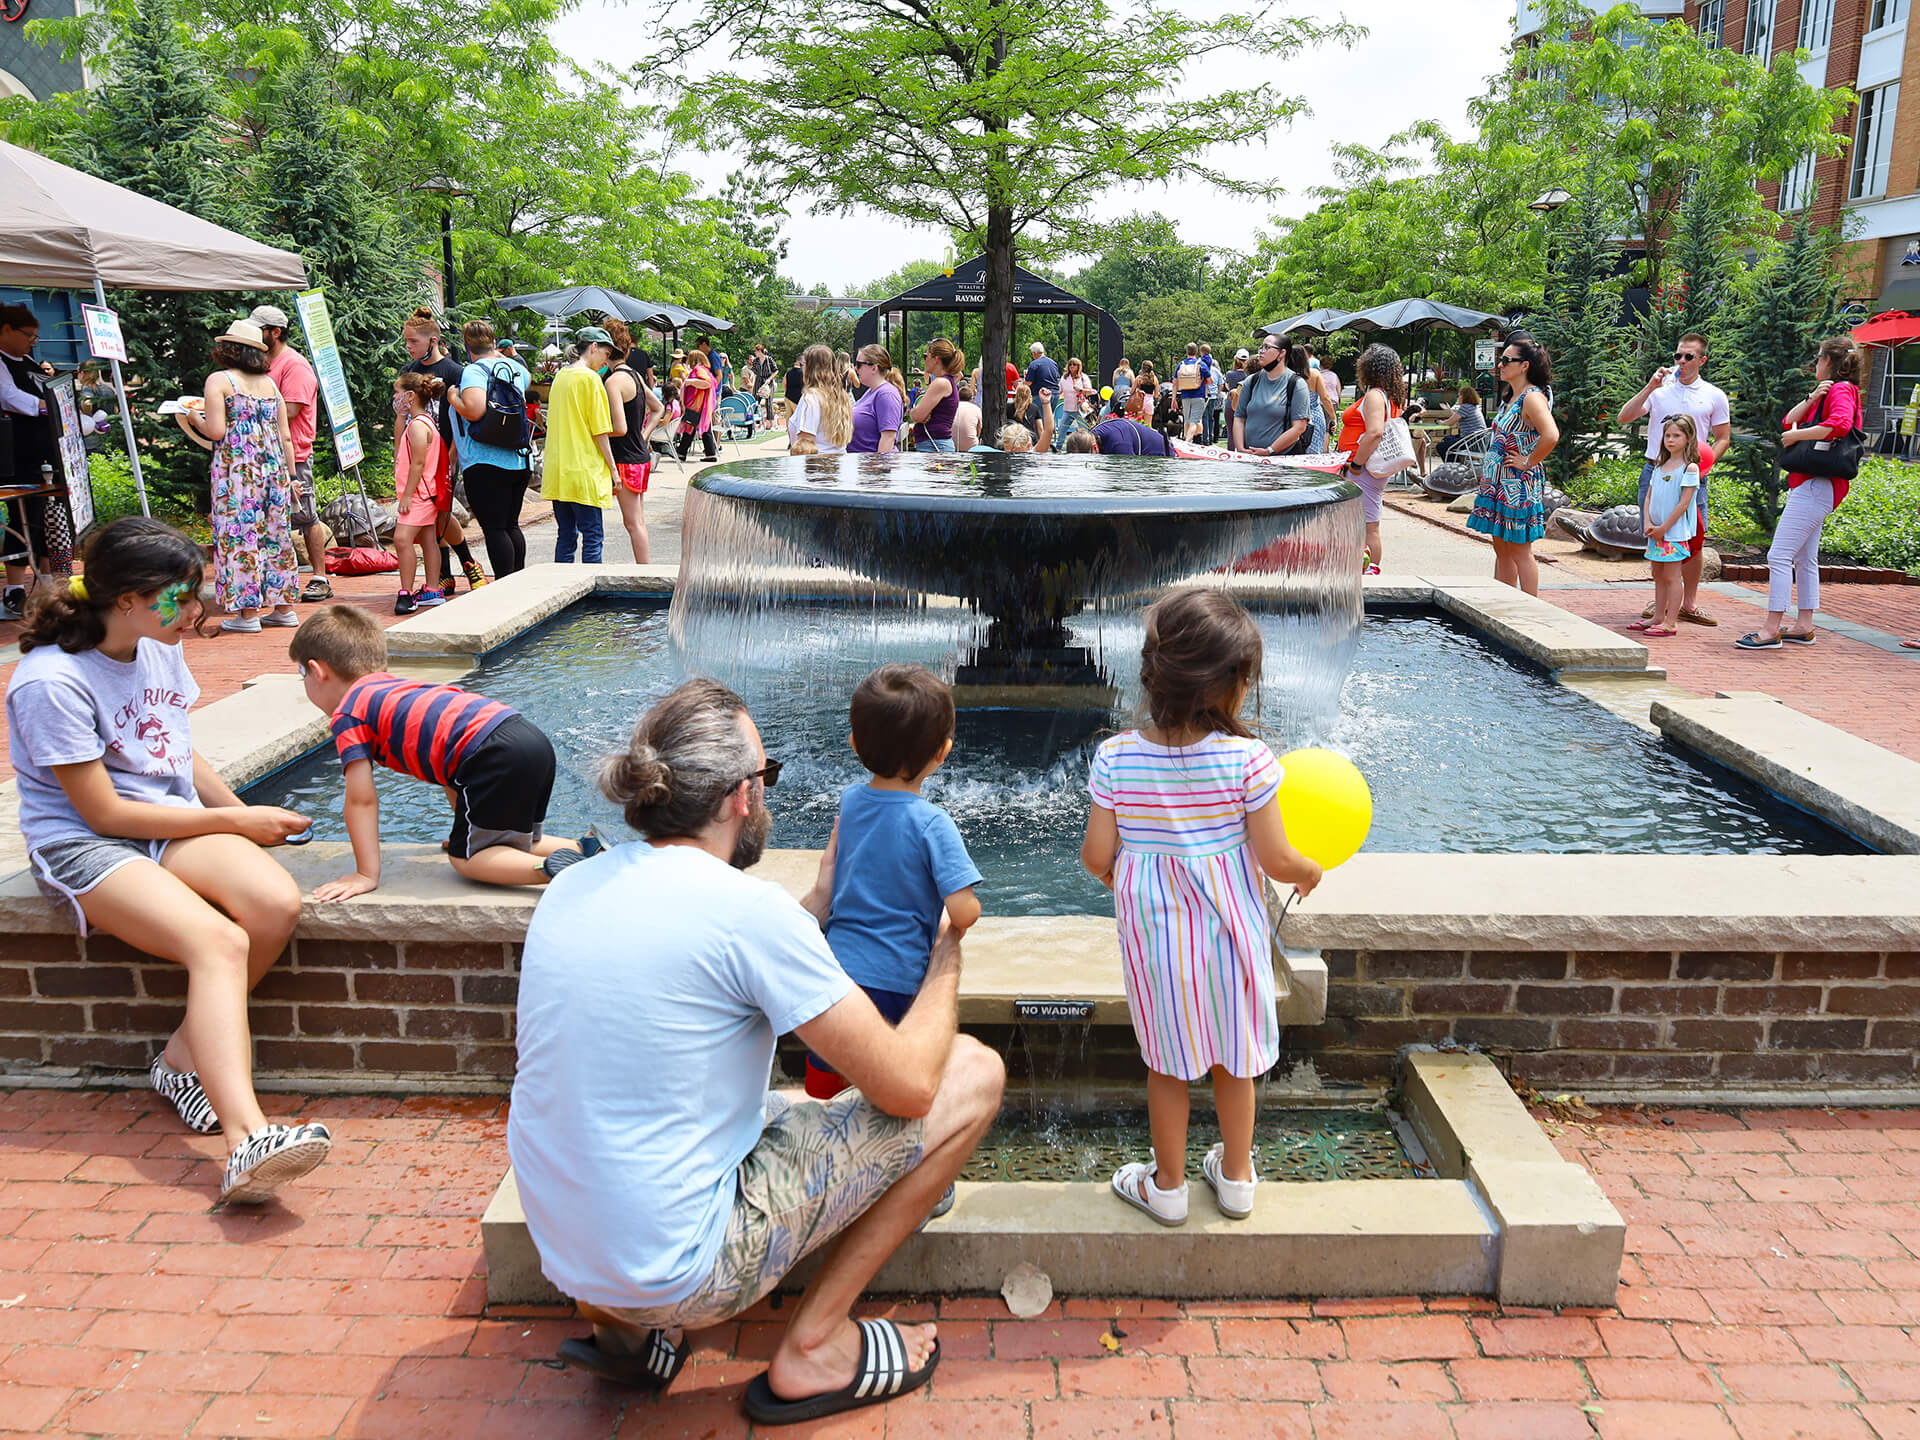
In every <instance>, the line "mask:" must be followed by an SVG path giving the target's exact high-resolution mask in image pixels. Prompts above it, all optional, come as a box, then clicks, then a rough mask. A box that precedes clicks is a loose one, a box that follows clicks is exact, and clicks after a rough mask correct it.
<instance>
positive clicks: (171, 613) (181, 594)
mask: <svg viewBox="0 0 1920 1440" xmlns="http://www.w3.org/2000/svg"><path fill="white" fill-rule="evenodd" d="M193 593H194V587H193V586H192V585H189V584H188V583H187V582H186V581H185V580H176V581H174V582H173V584H171V585H168V586H166V587H165V588H164V589H162V590H161V592H160V593H159V594H158V595H156V596H154V597H153V603H152V604H151V605H149V606H148V607H147V608H148V609H149V610H151V611H153V613H154V614H156V615H158V616H159V617H160V623H161V624H162V625H177V624H178V623H179V622H180V607H181V606H182V605H183V604H184V603H185V602H186V601H187V600H188V599H189V598H191V597H192V595H193Z"/></svg>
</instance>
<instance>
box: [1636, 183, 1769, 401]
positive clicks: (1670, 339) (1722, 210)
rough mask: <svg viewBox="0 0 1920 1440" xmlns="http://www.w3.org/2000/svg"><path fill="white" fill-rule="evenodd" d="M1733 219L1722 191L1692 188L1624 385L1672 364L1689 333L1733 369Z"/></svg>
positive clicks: (1720, 362) (1735, 286)
mask: <svg viewBox="0 0 1920 1440" xmlns="http://www.w3.org/2000/svg"><path fill="white" fill-rule="evenodd" d="M1734 218H1735V217H1734V216H1733V215H1732V213H1731V207H1730V206H1729V205H1728V203H1727V200H1726V197H1725V195H1724V194H1723V193H1721V192H1720V191H1719V190H1718V189H1716V188H1715V187H1713V186H1711V185H1704V184H1698V183H1696V184H1693V185H1691V186H1689V187H1688V190H1687V195H1686V198H1685V199H1684V200H1683V201H1682V202H1681V206H1680V216H1679V220H1678V222H1677V224H1676V226H1675V230H1674V234H1673V240H1672V243H1671V245H1670V246H1669V247H1668V250H1667V264H1666V267H1665V275H1664V276H1663V277H1662V279H1661V282H1660V286H1659V288H1658V289H1657V290H1655V291H1653V292H1652V293H1651V294H1650V295H1649V296H1648V305H1647V310H1646V313H1645V314H1644V315H1642V316H1641V317H1640V323H1639V324H1638V325H1637V326H1636V327H1635V333H1634V342H1635V353H1634V356H1633V360H1632V362H1631V373H1629V374H1628V375H1625V376H1623V377H1622V384H1628V383H1631V384H1632V385H1633V386H1634V387H1635V388H1638V386H1639V385H1640V384H1642V383H1644V380H1645V377H1646V376H1648V375H1651V374H1652V373H1653V372H1654V371H1655V370H1657V369H1659V368H1660V367H1661V366H1663V365H1670V364H1672V363H1673V361H1672V355H1673V347H1674V346H1675V345H1676V344H1677V343H1678V342H1679V339H1680V337H1681V336H1682V335H1687V334H1700V335H1704V336H1706V339H1707V349H1708V352H1709V353H1710V354H1711V355H1712V356H1713V357H1714V360H1715V363H1716V366H1717V368H1718V369H1720V370H1723V371H1726V370H1730V369H1731V368H1732V361H1733V358H1734V357H1733V355H1732V353H1731V352H1730V350H1729V342H1728V340H1727V338H1726V330H1727V325H1728V320H1729V317H1730V316H1731V315H1732V313H1733V304H1734V298H1735V295H1736V293H1737V291H1738V288H1739V278H1740V262H1739V260H1738V259H1737V258H1736V256H1735V254H1734V251H1733V247H1732V245H1731V243H1730V237H1731V236H1732V235H1733V234H1734V233H1735V232H1736V229H1737V227H1736V225H1735V223H1734Z"/></svg>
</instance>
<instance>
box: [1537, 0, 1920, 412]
mask: <svg viewBox="0 0 1920 1440" xmlns="http://www.w3.org/2000/svg"><path fill="white" fill-rule="evenodd" d="M1594 3H1596V4H1598V3H1604V0H1594ZM1913 3H1914V0H1640V10H1641V13H1642V14H1644V15H1647V16H1649V17H1656V18H1660V19H1677V20H1684V22H1685V23H1686V24H1688V25H1690V26H1691V27H1693V28H1694V29H1695V30H1697V31H1699V32H1700V33H1701V34H1702V35H1705V36H1707V37H1709V38H1710V39H1711V40H1712V41H1713V42H1714V43H1715V44H1718V45H1724V46H1726V47H1728V48H1729V49H1734V50H1739V51H1741V52H1743V53H1744V54H1748V55H1757V56H1758V55H1764V56H1767V57H1769V58H1771V57H1772V56H1775V55H1779V54H1782V53H1786V54H1791V53H1792V52H1794V51H1795V50H1804V51H1805V52H1806V58H1805V59H1804V60H1802V61H1801V62H1800V73H1801V74H1802V75H1803V76H1804V77H1805V78H1806V80H1807V83H1808V84H1810V85H1821V86H1830V87H1832V86H1844V87H1846V88H1847V89H1850V90H1852V91H1853V92H1854V93H1855V94H1857V95H1858V96H1859V97H1860V103H1859V104H1858V105H1856V106H1855V107H1854V108H1853V110H1852V111H1850V112H1849V113H1848V114H1846V115H1845V116H1843V117H1842V118H1841V119H1840V121H1839V122H1838V125H1837V128H1838V129H1839V130H1840V131H1841V132H1842V133H1843V134H1844V135H1845V136H1846V137H1847V139H1848V140H1849V141H1850V142H1851V143H1850V144H1849V145H1848V146H1847V148H1846V149H1845V150H1843V151H1842V152H1841V153H1840V154H1838V155H1833V156H1829V157H1827V158H1826V159H1824V160H1820V161H1817V162H1816V161H1815V160H1814V158H1813V157H1812V156H1811V155H1809V156H1808V157H1807V158H1806V159H1805V160H1804V161H1802V162H1801V163H1800V164H1799V165H1796V166H1795V167H1794V168H1793V169H1791V170H1789V171H1788V172H1787V173H1786V175H1784V176H1782V177H1781V180H1780V182H1779V183H1778V184H1777V185H1774V184H1769V185H1764V186H1762V187H1761V194H1762V195H1763V196H1764V197H1765V199H1766V201H1767V203H1768V204H1769V205H1770V206H1772V207H1774V208H1775V209H1777V210H1779V211H1780V212H1781V214H1782V215H1783V216H1785V215H1795V216H1797V215H1800V214H1803V213H1804V214H1807V215H1809V216H1810V217H1811V218H1812V220H1813V222H1814V223H1815V224H1816V225H1831V224H1833V223H1834V222H1835V221H1837V220H1841V219H1842V218H1843V217H1844V219H1845V221H1846V233H1847V234H1848V236H1849V237H1850V240H1849V243H1848V244H1847V246H1846V248H1845V251H1844V253H1843V259H1842V264H1843V266H1844V268H1845V272H1846V275H1847V284H1846V290H1845V293H1846V294H1847V296H1848V297H1849V298H1851V299H1855V300H1857V301H1858V302H1859V303H1860V304H1861V305H1863V306H1864V307H1865V312H1866V314H1867V315H1878V314H1880V313H1881V312H1883V311H1887V310H1904V311H1907V312H1908V313H1909V314H1911V315H1913V316H1915V317H1916V319H1915V323H1914V327H1913V329H1914V342H1915V343H1913V344H1912V345H1908V346H1895V347H1892V348H1890V349H1884V350H1878V349H1877V350H1875V351H1874V357H1873V358H1874V365H1873V371H1872V375H1871V377H1870V380H1869V383H1868V386H1867V391H1866V396H1867V402H1868V404H1869V406H1871V407H1873V408H1874V409H1880V408H1882V407H1887V406H1889V405H1890V404H1891V402H1892V400H1893V398H1894V397H1895V396H1898V398H1899V402H1900V403H1901V404H1903V405H1904V403H1905V401H1906V397H1907V395H1908V394H1909V392H1910V391H1911V390H1912V387H1913V386H1914V384H1915V383H1920V24H1914V25H1910V24H1908V12H1909V9H1910V8H1911V7H1912V5H1913ZM1517 7H1518V8H1517V22H1518V23H1517V33H1518V34H1519V36H1520V37H1521V38H1523V39H1524V38H1525V37H1526V36H1528V35H1530V34H1532V33H1534V31H1536V30H1537V29H1538V28H1539V18H1538V15H1537V12H1535V10H1534V9H1533V7H1532V5H1531V4H1530V3H1529V0H1517ZM1910 75H1911V76H1913V77H1914V78H1913V79H1912V80H1911V81H1910V82H1908V83H1907V84H1906V85H1905V89H1906V90H1907V92H1908V93H1907V96H1906V104H1905V106H1904V107H1903V106H1902V104H1901V93H1900V92H1901V89H1902V88H1903V87H1902V82H1903V81H1905V80H1907V77H1909V76H1910ZM1862 318H1864V317H1862Z"/></svg>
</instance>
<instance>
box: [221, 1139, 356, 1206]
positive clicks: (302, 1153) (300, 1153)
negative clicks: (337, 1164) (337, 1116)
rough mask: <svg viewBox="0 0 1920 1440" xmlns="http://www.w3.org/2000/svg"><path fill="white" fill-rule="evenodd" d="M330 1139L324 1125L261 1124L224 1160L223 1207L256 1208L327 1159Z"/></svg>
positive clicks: (330, 1144) (331, 1142)
mask: <svg viewBox="0 0 1920 1440" xmlns="http://www.w3.org/2000/svg"><path fill="white" fill-rule="evenodd" d="M332 1146H333V1137H332V1136H331V1135H329V1134H328V1133H327V1127H326V1126H324V1125H263V1126H262V1127H261V1128H260V1129H258V1130H256V1131H254V1132H253V1134H251V1135H249V1136H248V1137H247V1138H246V1142H245V1143H244V1144H242V1145H241V1147H240V1148H239V1149H238V1150H236V1151H234V1152H233V1153H232V1154H231V1155H229V1156H228V1157H227V1173H226V1177H225V1179H224V1180H223V1181H222V1183H221V1185H220V1203H221V1204H223V1205H259V1204H261V1203H263V1202H264V1201H266V1200H267V1199H268V1198H269V1197H271V1196H272V1194H273V1192H274V1191H276V1190H278V1189H279V1188H280V1187H281V1186H282V1185H284V1184H286V1183H287V1182H288V1181H289V1180H298V1179H299V1178H300V1177H301V1176H302V1175H304V1174H306V1173H307V1172H308V1171H309V1170H311V1169H313V1167H314V1166H316V1165H318V1164H319V1163H320V1162H321V1161H322V1160H324V1159H326V1158H327V1151H328V1150H329V1149H331V1148H332Z"/></svg>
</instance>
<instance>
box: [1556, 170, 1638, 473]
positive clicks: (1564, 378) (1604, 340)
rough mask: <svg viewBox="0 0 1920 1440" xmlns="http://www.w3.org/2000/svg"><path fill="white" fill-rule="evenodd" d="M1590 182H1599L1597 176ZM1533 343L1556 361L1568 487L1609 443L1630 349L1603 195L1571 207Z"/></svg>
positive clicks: (1560, 469)
mask: <svg viewBox="0 0 1920 1440" xmlns="http://www.w3.org/2000/svg"><path fill="white" fill-rule="evenodd" d="M1589 178H1596V177H1595V176H1594V175H1593V173H1592V172H1590V173H1589ZM1555 218H1556V219H1558V220H1559V221H1560V226H1559V235H1558V236H1557V238H1556V242H1555V245H1554V251H1553V265H1552V271H1551V275H1550V277H1549V281H1548V285H1547V301H1546V305H1545V306H1544V307H1543V309H1542V310H1541V312H1540V315H1539V317H1538V319H1537V321H1536V323H1535V325H1534V338H1535V339H1537V340H1538V341H1540V343H1541V344H1543V345H1545V346H1546V347H1547V349H1548V351H1549V352H1550V354H1551V356H1552V362H1553V411H1554V419H1555V420H1556V421H1557V422H1558V424H1559V426H1560V443H1559V444H1558V445H1556V446H1554V449H1553V453H1552V454H1551V455H1549V456H1548V457H1547V478H1548V479H1549V480H1551V481H1552V482H1553V483H1554V484H1555V485H1557V486H1559V487H1560V488H1561V489H1563V490H1564V489H1566V488H1567V484H1568V482H1569V481H1570V480H1572V479H1573V478H1574V477H1576V476H1578V475H1579V474H1580V473H1581V472H1582V471H1584V470H1585V469H1586V468H1587V466H1588V465H1589V464H1590V463H1591V462H1592V460H1593V458H1594V456H1595V455H1596V454H1598V453H1599V452H1600V450H1601V449H1602V447H1603V446H1605V445H1606V443H1607V439H1608V436H1609V434H1610V432H1611V430H1612V428H1613V416H1614V414H1615V413H1616V411H1617V410H1618V408H1619V403H1620V396H1619V389H1620V378H1619V376H1620V365H1621V361H1622V358H1623V351H1624V349H1625V345H1626V339H1627V336H1626V328H1625V326H1624V325H1623V324H1622V323H1621V297H1620V291H1621V282H1620V279H1619V276H1618V271H1619V260H1620V253H1619V249H1618V247H1617V246H1616V245H1615V244H1614V241H1613V238H1612V237H1613V235H1614V233H1615V225H1614V223H1613V222H1614V217H1613V216H1612V214H1611V213H1610V212H1609V211H1608V209H1607V206H1606V202H1605V199H1604V197H1603V196H1602V195H1601V194H1599V193H1597V192H1596V191H1595V190H1589V191H1588V192H1587V193H1586V194H1584V195H1581V196H1579V197H1578V198H1576V199H1575V200H1574V201H1573V202H1572V203H1570V204H1568V205H1567V206H1565V207H1564V208H1563V209H1562V210H1561V211H1560V212H1559V214H1558V215H1557V216H1556V217H1555Z"/></svg>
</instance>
